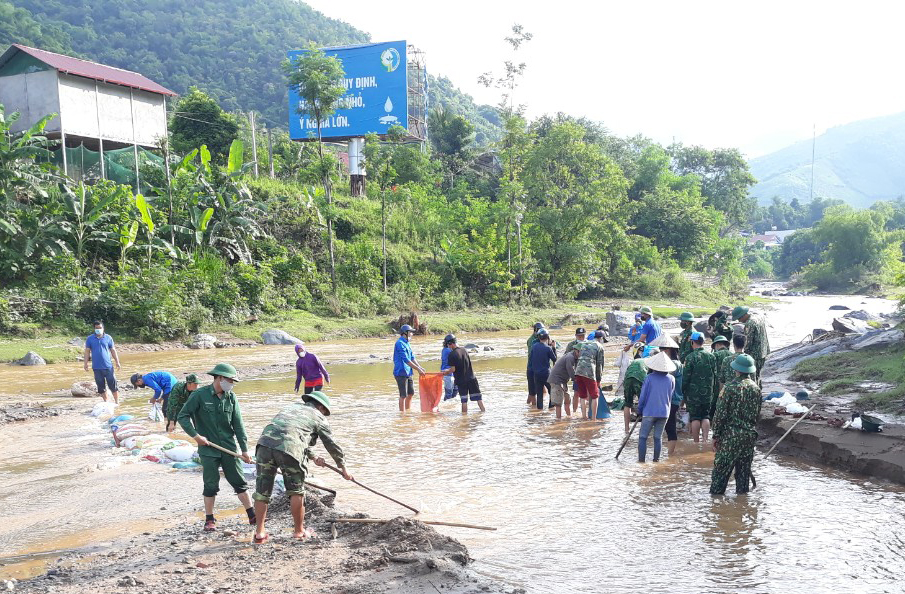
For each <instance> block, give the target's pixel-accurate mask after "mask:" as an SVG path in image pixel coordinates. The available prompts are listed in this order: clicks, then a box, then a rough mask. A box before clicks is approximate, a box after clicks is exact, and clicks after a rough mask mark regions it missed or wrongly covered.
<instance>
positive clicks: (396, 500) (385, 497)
mask: <svg viewBox="0 0 905 594" xmlns="http://www.w3.org/2000/svg"><path fill="white" fill-rule="evenodd" d="M324 466H326V467H327V468H329V469H330V470H332V471H333V472H335V473H337V474H342V473H343V471H342V470H340V469H339V468H337V467H335V466H331V465H330V464H327V463H326V462H325V463H324ZM352 482H353V483H355V484H356V485H358V486H359V487H361V488H362V489H367V490H368V491H370V492H371V493H374V494H375V495H380V496H381V497H383V498H384V499H389V500H390V501H392V502H393V503H396V504H398V505H401V506H402V507H404V508H406V509H410V510H412V511H413V512H415V513H416V514H420V513H421V512H420V511H419V510H418V509H417V508H414V507H412V506H411V505H406V504H405V503H402V502H401V501H399V500H398V499H393V498H392V497H390V496H389V495H384V494H383V493H381V492H380V491H375V490H374V489H372V488H371V487H368V486H367V485H362V484H361V483H359V482H358V481H356V480H355V479H352Z"/></svg>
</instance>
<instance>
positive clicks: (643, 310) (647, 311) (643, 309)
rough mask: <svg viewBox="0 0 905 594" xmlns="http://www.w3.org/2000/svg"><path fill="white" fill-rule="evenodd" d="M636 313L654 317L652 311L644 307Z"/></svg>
mask: <svg viewBox="0 0 905 594" xmlns="http://www.w3.org/2000/svg"><path fill="white" fill-rule="evenodd" d="M638 311H640V312H641V313H646V314H647V315H649V316H652V315H654V311H653V310H652V309H651V308H649V307H648V306H646V305H645V306H644V307H642V308H641V309H639V310H638Z"/></svg>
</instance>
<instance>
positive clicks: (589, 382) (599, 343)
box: [572, 330, 606, 419]
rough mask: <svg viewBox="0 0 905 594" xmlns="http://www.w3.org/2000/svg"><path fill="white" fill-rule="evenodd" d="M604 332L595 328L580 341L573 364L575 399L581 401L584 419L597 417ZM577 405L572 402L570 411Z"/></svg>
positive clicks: (575, 408)
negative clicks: (579, 347) (586, 337)
mask: <svg viewBox="0 0 905 594" xmlns="http://www.w3.org/2000/svg"><path fill="white" fill-rule="evenodd" d="M605 341H606V333H604V332H603V331H602V330H597V331H595V332H592V333H591V336H589V337H588V340H586V341H585V342H583V343H581V350H579V352H578V362H577V363H576V364H575V400H579V401H580V402H581V416H582V418H584V419H587V418H591V419H596V418H597V399H598V398H599V397H600V378H601V376H602V373H603V363H604V362H603V343H604V342H605ZM577 408H578V405H577V404H576V403H575V402H573V403H572V412H575V410H577Z"/></svg>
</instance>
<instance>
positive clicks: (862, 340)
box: [852, 329, 905, 351]
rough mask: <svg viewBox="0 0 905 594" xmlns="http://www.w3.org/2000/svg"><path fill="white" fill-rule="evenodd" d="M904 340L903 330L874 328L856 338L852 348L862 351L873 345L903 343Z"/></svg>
mask: <svg viewBox="0 0 905 594" xmlns="http://www.w3.org/2000/svg"><path fill="white" fill-rule="evenodd" d="M903 340H905V332H902V331H901V330H895V329H893V330H874V331H871V332H867V333H865V334H864V335H862V336H859V337H858V338H857V339H855V342H853V343H852V349H853V350H856V351H860V350H861V349H864V348H867V347H872V346H889V345H893V344H901V343H902V341H903Z"/></svg>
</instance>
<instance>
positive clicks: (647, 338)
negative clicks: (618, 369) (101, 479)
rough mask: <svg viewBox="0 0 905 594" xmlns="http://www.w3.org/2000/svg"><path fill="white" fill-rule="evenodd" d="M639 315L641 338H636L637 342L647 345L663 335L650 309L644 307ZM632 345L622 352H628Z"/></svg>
mask: <svg viewBox="0 0 905 594" xmlns="http://www.w3.org/2000/svg"><path fill="white" fill-rule="evenodd" d="M639 313H640V314H641V336H639V337H638V342H642V343H644V344H645V345H648V344H650V343H652V342H653V341H655V340H656V339H657V338H659V337H660V335H661V334H663V330H662V329H661V328H660V324H659V323H658V322H657V321H656V320H654V312H653V311H652V310H651V308H649V307H648V306H646V305H645V306H644V307H642V308H641V310H640V311H639ZM633 344H634V343H631V342H630V343H628V344H627V345H625V348H624V349H622V350H623V351H626V352H628V350H629V349H631V348H632V345H633Z"/></svg>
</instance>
